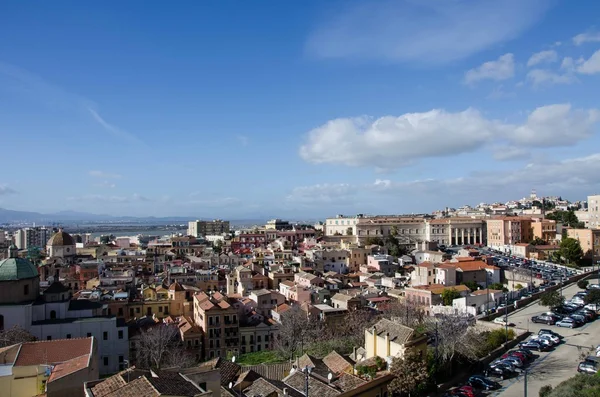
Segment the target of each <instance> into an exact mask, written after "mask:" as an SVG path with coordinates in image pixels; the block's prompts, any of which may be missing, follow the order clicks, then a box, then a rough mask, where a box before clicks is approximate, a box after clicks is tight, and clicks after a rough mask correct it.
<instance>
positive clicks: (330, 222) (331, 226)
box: [323, 215, 362, 236]
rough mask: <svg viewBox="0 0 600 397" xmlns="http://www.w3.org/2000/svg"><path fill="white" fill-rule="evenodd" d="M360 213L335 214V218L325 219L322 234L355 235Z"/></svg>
mask: <svg viewBox="0 0 600 397" xmlns="http://www.w3.org/2000/svg"><path fill="white" fill-rule="evenodd" d="M361 217H362V215H357V216H353V217H350V216H344V215H337V216H336V217H335V218H327V219H325V224H324V225H323V234H324V235H325V236H355V235H356V225H357V224H358V220H359V219H360V218H361Z"/></svg>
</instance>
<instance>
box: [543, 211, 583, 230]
mask: <svg viewBox="0 0 600 397" xmlns="http://www.w3.org/2000/svg"><path fill="white" fill-rule="evenodd" d="M546 218H548V219H552V220H555V221H556V222H560V223H562V224H564V225H567V226H570V227H581V222H579V219H577V215H575V211H573V210H569V211H561V210H558V211H554V212H551V213H549V214H547V215H546Z"/></svg>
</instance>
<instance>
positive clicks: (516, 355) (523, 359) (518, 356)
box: [502, 351, 530, 363]
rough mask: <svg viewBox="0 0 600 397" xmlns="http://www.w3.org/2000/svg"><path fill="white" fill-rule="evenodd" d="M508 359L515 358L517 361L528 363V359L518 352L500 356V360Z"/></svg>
mask: <svg viewBox="0 0 600 397" xmlns="http://www.w3.org/2000/svg"><path fill="white" fill-rule="evenodd" d="M508 357H517V358H518V359H519V360H521V361H522V362H523V363H527V362H529V361H530V358H529V357H527V356H526V355H525V354H523V353H521V352H518V351H510V352H508V353H504V354H503V355H502V358H508Z"/></svg>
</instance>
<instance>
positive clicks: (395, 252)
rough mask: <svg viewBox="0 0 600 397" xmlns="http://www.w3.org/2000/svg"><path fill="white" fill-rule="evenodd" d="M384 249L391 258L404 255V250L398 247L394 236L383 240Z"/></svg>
mask: <svg viewBox="0 0 600 397" xmlns="http://www.w3.org/2000/svg"><path fill="white" fill-rule="evenodd" d="M384 247H385V248H386V249H387V250H388V253H389V254H390V255H391V256H393V257H396V258H398V257H400V256H402V255H404V254H405V253H406V250H405V249H404V248H402V247H401V246H400V242H399V241H398V239H397V238H396V236H393V235H389V236H387V237H386V238H385V241H384Z"/></svg>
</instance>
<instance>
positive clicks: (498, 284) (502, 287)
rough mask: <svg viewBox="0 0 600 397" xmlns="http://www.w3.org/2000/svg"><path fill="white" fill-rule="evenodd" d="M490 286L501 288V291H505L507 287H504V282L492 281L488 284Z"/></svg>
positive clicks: (491, 287) (490, 287)
mask: <svg viewBox="0 0 600 397" xmlns="http://www.w3.org/2000/svg"><path fill="white" fill-rule="evenodd" d="M488 288H489V289H495V290H499V291H503V290H505V289H506V287H504V284H502V283H492V284H490V285H488Z"/></svg>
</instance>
